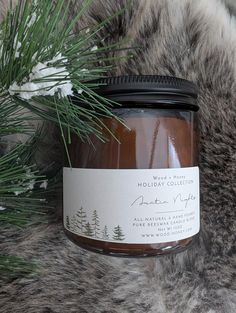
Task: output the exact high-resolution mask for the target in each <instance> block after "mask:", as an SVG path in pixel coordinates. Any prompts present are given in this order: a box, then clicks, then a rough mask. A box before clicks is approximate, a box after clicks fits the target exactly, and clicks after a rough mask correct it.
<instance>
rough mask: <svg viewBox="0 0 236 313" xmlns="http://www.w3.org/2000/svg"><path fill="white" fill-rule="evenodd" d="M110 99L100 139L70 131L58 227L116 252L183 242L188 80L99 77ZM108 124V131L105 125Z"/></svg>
mask: <svg viewBox="0 0 236 313" xmlns="http://www.w3.org/2000/svg"><path fill="white" fill-rule="evenodd" d="M100 82H101V84H102V85H101V87H100V88H99V91H98V92H99V93H100V94H102V95H103V96H105V97H107V98H109V99H111V100H113V101H116V102H118V103H119V104H120V106H119V107H115V108H114V109H113V113H114V114H115V115H116V116H117V117H119V118H121V119H122V120H123V123H121V122H120V121H118V120H117V119H115V118H109V117H102V118H101V120H102V123H103V124H104V125H105V127H104V134H105V137H106V142H105V143H103V142H102V141H100V140H99V139H97V138H96V137H95V136H92V137H91V138H90V139H91V142H92V144H88V143H87V142H82V141H81V140H79V138H78V137H76V136H75V135H73V136H72V144H71V148H70V158H71V162H72V168H64V173H63V175H64V183H63V186H64V187H63V189H64V214H63V216H64V229H65V233H66V235H67V236H68V237H69V238H70V239H71V240H72V241H73V242H75V243H76V244H78V245H79V246H81V247H83V248H86V249H89V250H92V251H96V252H101V253H105V254H111V255H117V256H153V255H163V254H168V253H173V252H179V251H182V250H184V249H185V248H186V247H188V246H189V245H190V244H191V243H192V242H193V241H194V239H195V237H196V235H197V233H198V232H199V229H200V212H199V211H200V208H199V171H198V127H197V126H198V125H197V110H198V106H197V105H196V98H197V89H196V86H195V85H194V84H193V83H191V82H189V81H187V80H183V79H179V78H175V77H167V76H151V75H148V76H120V77H110V78H104V79H102V80H101V81H100ZM106 128H107V129H109V131H107V130H106Z"/></svg>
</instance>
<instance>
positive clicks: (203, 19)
mask: <svg viewBox="0 0 236 313" xmlns="http://www.w3.org/2000/svg"><path fill="white" fill-rule="evenodd" d="M3 2H4V1H2V0H1V2H0V5H1V10H2V4H3ZM126 2H127V1H126V0H105V1H98V0H96V1H95V3H94V5H93V9H91V11H90V13H89V14H88V16H86V17H85V18H84V23H87V24H89V23H92V22H93V21H94V20H100V19H102V18H104V17H106V16H109V15H111V14H112V12H115V11H116V10H117V9H118V8H120V7H121V6H123V4H124V3H126ZM75 3H78V1H75ZM74 9H75V10H76V4H75V7H74ZM235 12H236V6H235V0H231V1H230V0H228V1H225V2H222V1H220V0H198V1H195V0H133V1H132V5H130V6H129V9H127V11H126V12H125V14H124V15H122V16H119V17H117V18H115V19H113V20H112V21H111V22H110V25H109V26H108V27H106V29H105V33H104V34H105V36H106V38H107V41H108V40H111V41H112V40H117V39H121V38H123V37H124V36H128V37H129V38H130V44H132V45H135V46H142V49H141V50H137V51H136V52H135V55H134V58H133V59H132V60H126V61H123V62H122V63H120V64H118V69H117V71H116V74H121V73H122V74H162V75H174V76H178V77H183V78H187V79H190V80H193V81H194V82H196V83H197V85H198V86H199V88H200V95H199V105H200V108H201V109H200V130H201V151H200V170H201V235H200V238H199V241H198V243H197V244H196V245H195V246H193V247H192V248H190V249H189V250H187V251H185V252H182V253H179V254H177V255H173V256H166V257H161V258H158V257H151V258H144V259H142V258H140V259H135V258H133V259H129V258H126V259H124V258H115V257H109V256H103V255H98V254H95V253H92V252H88V251H85V250H82V249H80V248H79V247H77V246H76V245H74V244H73V243H71V242H70V241H69V240H68V239H67V238H66V237H65V235H64V233H63V230H62V226H61V218H60V216H59V217H57V218H49V220H48V224H46V225H45V224H44V225H40V226H35V227H32V228H28V229H27V230H22V231H12V230H7V229H6V230H5V231H4V233H3V232H2V235H4V236H6V237H5V238H7V239H4V240H3V241H2V243H1V248H0V249H1V252H2V251H3V252H5V253H10V254H17V255H19V256H23V257H24V258H26V259H29V260H36V261H37V262H38V263H39V265H40V267H41V271H40V273H39V274H38V275H37V276H35V277H32V278H18V279H16V280H14V281H12V282H10V283H9V284H6V285H4V286H1V291H0V311H1V312H2V313H72V312H75V313H132V312H133V313H144V312H145V313H146V312H149V313H234V312H236V280H235V276H236V275H235V274H236V270H235V269H236V256H235V234H236V221H235V217H236V213H235V202H236V201H235V200H236V197H235V191H236V186H235V180H236V179H235V177H236V127H235V123H236V19H235ZM104 34H101V36H102V37H104ZM122 53H124V52H122ZM58 215H60V214H58ZM2 238H3V237H2Z"/></svg>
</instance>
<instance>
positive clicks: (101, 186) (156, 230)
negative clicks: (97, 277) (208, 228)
mask: <svg viewBox="0 0 236 313" xmlns="http://www.w3.org/2000/svg"><path fill="white" fill-rule="evenodd" d="M63 176H64V182H63V186H64V187H63V189H64V226H65V228H66V229H68V230H69V231H71V232H73V233H75V234H78V235H80V236H83V237H88V238H92V239H95V240H102V241H109V242H122V243H137V244H138V243H139V244H144V243H146V244H147V243H163V242H171V241H177V240H181V239H185V238H188V237H191V236H193V235H195V234H197V233H198V232H199V228H200V216H199V215H200V212H199V211H200V210H199V170H198V167H187V168H172V169H143V170H139V169H131V170H121V169H117V170H110V169H78V168H64V171H63Z"/></svg>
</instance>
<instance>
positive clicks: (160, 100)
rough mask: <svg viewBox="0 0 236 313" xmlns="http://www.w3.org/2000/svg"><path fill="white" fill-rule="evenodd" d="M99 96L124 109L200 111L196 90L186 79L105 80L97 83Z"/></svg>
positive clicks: (152, 76)
mask: <svg viewBox="0 0 236 313" xmlns="http://www.w3.org/2000/svg"><path fill="white" fill-rule="evenodd" d="M97 82H98V83H99V89H98V91H97V92H98V93H99V94H101V95H103V96H104V97H106V98H109V99H110V100H113V101H115V102H118V103H121V104H122V106H124V107H127V106H128V107H134V106H135V107H137V106H139V107H160V108H182V109H188V110H193V111H197V110H198V109H199V107H198V106H197V104H196V99H197V93H198V89H197V86H196V85H195V84H194V83H192V82H190V81H188V80H185V79H182V78H177V77H171V76H158V75H132V76H116V77H105V78H101V79H99V80H98V81H97Z"/></svg>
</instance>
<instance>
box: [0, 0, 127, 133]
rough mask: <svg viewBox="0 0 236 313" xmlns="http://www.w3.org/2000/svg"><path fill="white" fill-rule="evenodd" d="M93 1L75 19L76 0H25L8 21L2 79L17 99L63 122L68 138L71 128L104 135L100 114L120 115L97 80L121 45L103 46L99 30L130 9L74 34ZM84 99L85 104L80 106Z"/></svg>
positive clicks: (3, 36) (38, 111)
mask: <svg viewBox="0 0 236 313" xmlns="http://www.w3.org/2000/svg"><path fill="white" fill-rule="evenodd" d="M91 2H92V1H91V0H85V1H84V2H83V5H82V6H81V9H80V11H79V12H78V14H77V15H76V16H74V17H72V18H71V17H70V16H69V11H68V7H69V5H70V1H69V2H68V4H67V5H66V6H65V3H64V1H63V0H59V1H56V2H54V1H52V2H50V3H48V2H45V1H38V2H37V3H38V4H37V5H36V6H35V5H34V4H33V2H32V1H30V0H25V1H20V2H19V4H18V5H17V7H16V10H15V11H14V12H11V13H10V14H8V16H7V18H6V20H5V22H4V24H3V25H2V34H3V35H2V43H3V45H2V57H1V61H2V62H0V64H1V66H0V80H1V81H2V88H3V90H7V91H8V92H9V94H10V95H11V96H12V101H13V102H15V103H16V104H17V105H18V106H21V107H24V108H27V109H28V110H31V111H32V112H33V113H35V114H36V115H38V116H39V117H40V118H43V119H47V120H49V121H51V122H54V123H57V124H59V125H60V128H61V129H62V135H63V136H64V132H63V129H64V127H65V128H66V129H67V132H68V133H70V132H75V133H76V134H77V135H78V136H80V137H82V138H87V137H88V136H89V135H91V133H93V134H95V135H96V136H98V137H99V138H100V139H102V137H103V136H102V131H101V129H102V125H101V122H100V119H99V117H101V116H110V117H113V118H116V117H115V116H114V114H113V113H112V112H111V108H112V105H113V103H112V101H109V100H107V99H105V98H103V97H101V96H99V95H98V94H97V93H96V89H97V87H98V86H99V84H98V83H96V82H95V80H96V79H99V78H100V77H103V76H104V75H105V74H106V73H107V71H109V70H110V69H111V66H106V65H104V64H105V63H106V61H107V60H109V61H110V62H112V61H113V62H114V61H115V58H114V57H113V58H112V57H107V55H108V54H109V53H110V52H111V51H113V50H116V49H120V48H121V43H117V44H112V45H110V46H106V47H104V46H100V39H98V32H99V31H100V30H101V29H102V28H103V27H104V26H105V25H106V24H107V23H108V22H109V21H110V20H111V19H112V18H114V17H116V16H117V15H119V14H122V13H123V11H124V9H122V10H121V11H120V12H117V13H116V14H115V15H114V16H112V17H109V18H108V19H107V20H105V21H102V22H101V23H100V24H98V25H95V26H93V27H91V28H90V29H88V28H87V29H83V30H80V31H79V32H78V33H77V34H73V32H72V31H73V28H74V27H75V25H76V23H77V22H78V20H79V19H80V17H81V16H82V15H83V13H84V12H85V11H86V10H87V9H88V7H89V6H90V4H91ZM30 17H31V19H30ZM6 72H7V75H6V74H4V75H1V73H2V74H3V73H6ZM91 81H92V83H91ZM45 96H47V97H45ZM67 96H73V97H67ZM81 101H83V103H84V105H83V108H82V106H81V105H78V103H79V102H80V103H81ZM75 102H76V103H75ZM55 112H56V114H55Z"/></svg>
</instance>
